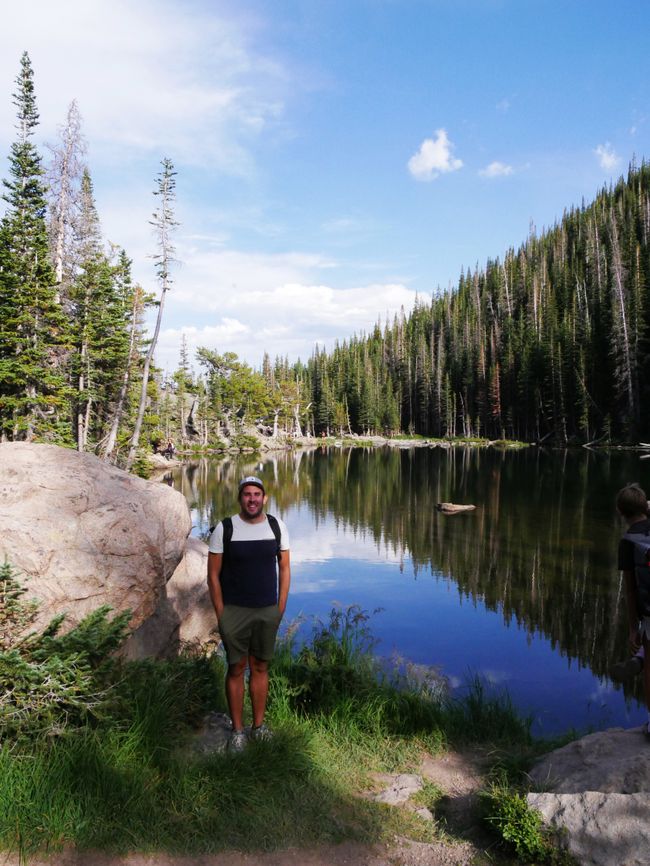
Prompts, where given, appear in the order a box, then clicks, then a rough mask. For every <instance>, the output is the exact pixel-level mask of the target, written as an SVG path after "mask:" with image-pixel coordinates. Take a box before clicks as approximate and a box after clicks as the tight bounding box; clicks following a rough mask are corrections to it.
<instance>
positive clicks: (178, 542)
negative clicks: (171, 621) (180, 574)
mask: <svg viewBox="0 0 650 866" xmlns="http://www.w3.org/2000/svg"><path fill="white" fill-rule="evenodd" d="M190 529H191V519H190V514H189V510H188V507H187V503H186V500H185V497H184V496H183V495H182V494H180V493H178V492H176V491H174V490H172V489H171V488H169V487H168V486H167V485H164V484H158V483H154V482H149V481H145V480H143V479H141V478H137V477H135V476H133V475H130V474H129V473H128V472H123V471H122V470H120V469H116V468H115V467H113V466H110V465H108V464H107V463H104V462H103V461H102V460H99V459H98V458H97V457H95V456H93V455H92V454H79V453H78V452H76V451H72V450H70V449H67V448H58V447H56V446H54V445H34V444H30V443H25V442H11V443H2V444H0V560H3V559H5V558H6V559H7V560H8V561H9V562H10V563H11V564H12V565H13V566H14V567H15V568H16V569H17V570H18V572H20V573H21V574H22V576H23V579H24V578H27V581H26V584H27V588H28V595H29V596H30V597H36V598H38V599H39V600H40V601H41V611H40V615H39V622H40V623H44V622H47V621H48V620H49V619H50V618H51V617H52V616H53V615H54V614H57V613H67V614H68V619H67V622H68V624H70V625H71V624H74V623H75V622H78V621H79V620H80V619H82V618H83V617H84V616H86V615H87V614H89V613H90V612H91V611H93V610H95V609H96V608H97V607H99V605H101V604H109V605H111V607H112V608H114V609H115V610H116V611H121V610H125V609H127V608H128V609H130V610H131V611H132V612H133V617H132V625H134V626H135V627H137V626H139V625H140V624H141V623H142V622H144V620H146V619H147V618H148V617H149V616H150V615H151V614H152V613H153V611H154V610H155V609H156V607H157V605H158V601H159V599H160V597H161V596H162V595H163V594H164V593H163V590H164V589H165V586H166V584H167V581H168V580H169V578H170V577H171V576H172V575H173V573H174V571H175V569H176V567H177V566H178V564H179V562H180V561H181V558H182V556H183V553H184V550H185V542H186V539H187V536H188V534H189V531H190Z"/></svg>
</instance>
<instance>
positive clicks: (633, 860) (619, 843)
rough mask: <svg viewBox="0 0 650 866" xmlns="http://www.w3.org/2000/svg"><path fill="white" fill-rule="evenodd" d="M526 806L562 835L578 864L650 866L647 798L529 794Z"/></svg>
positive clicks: (613, 795)
mask: <svg viewBox="0 0 650 866" xmlns="http://www.w3.org/2000/svg"><path fill="white" fill-rule="evenodd" d="M528 804H529V806H531V807H532V808H533V809H537V810H538V811H539V812H540V813H541V814H542V817H543V819H544V822H545V823H546V824H548V825H549V826H551V827H553V828H554V829H557V830H560V831H562V837H563V838H564V840H565V844H566V847H567V848H568V850H569V851H570V853H571V854H572V855H573V857H575V859H576V860H577V861H578V863H581V864H585V866H586V864H590V866H646V864H647V863H649V862H650V804H649V803H648V796H647V794H645V793H644V794H603V793H600V792H596V791H586V792H585V793H583V794H529V795H528Z"/></svg>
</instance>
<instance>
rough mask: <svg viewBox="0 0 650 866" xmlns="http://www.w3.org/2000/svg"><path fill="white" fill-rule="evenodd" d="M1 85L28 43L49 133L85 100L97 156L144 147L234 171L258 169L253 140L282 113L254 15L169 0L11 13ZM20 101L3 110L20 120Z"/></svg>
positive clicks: (281, 77)
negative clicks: (256, 42)
mask: <svg viewBox="0 0 650 866" xmlns="http://www.w3.org/2000/svg"><path fill="white" fill-rule="evenodd" d="M3 23H4V26H3V28H2V32H1V33H0V92H4V93H5V94H7V96H8V94H9V93H10V92H11V91H12V90H13V87H14V85H13V82H14V80H15V77H16V75H17V73H18V68H19V59H20V55H21V54H22V51H23V50H24V49H25V48H27V49H28V51H29V54H30V57H31V60H32V63H33V66H34V73H35V86H36V95H37V100H38V107H39V110H40V113H41V122H42V132H43V135H44V136H45V137H47V138H48V139H50V140H51V139H52V138H53V137H54V130H55V127H56V125H57V124H60V123H62V122H63V120H64V118H65V114H66V110H67V106H68V104H69V103H70V102H71V100H72V99H77V102H78V104H79V108H80V111H81V114H82V117H83V119H84V132H85V134H86V135H87V137H88V138H89V140H91V141H92V152H91V155H90V156H91V163H93V164H97V163H98V162H105V163H106V164H107V165H112V166H115V165H120V166H123V165H124V163H126V166H125V167H128V165H129V164H132V163H133V161H134V160H136V159H138V158H140V157H141V156H142V155H146V154H150V153H155V154H156V156H159V155H168V156H170V157H171V158H172V159H174V161H181V160H182V161H183V162H184V163H186V164H194V165H201V166H206V165H208V166H212V167H214V168H217V169H219V170H220V171H224V172H227V173H229V174H234V175H249V174H250V173H251V172H252V171H254V161H253V159H252V157H251V153H250V143H251V142H252V141H253V140H254V139H255V138H256V137H257V136H258V135H259V133H260V132H261V131H262V130H265V129H267V128H268V126H269V125H272V124H274V123H275V122H276V121H277V119H278V118H279V117H280V115H281V114H282V112H283V108H284V100H285V96H286V93H287V80H286V73H285V70H284V69H283V68H282V67H281V66H280V64H278V63H277V62H276V61H275V60H273V59H272V58H270V57H268V56H264V55H263V54H262V53H261V52H259V51H258V50H257V49H256V48H255V47H254V46H253V45H252V44H251V36H250V35H249V34H253V35H254V34H255V29H256V28H255V22H253V21H251V20H248V21H244V20H243V18H241V17H240V18H239V20H238V19H237V17H236V16H233V14H232V13H229V16H228V18H226V17H225V16H223V15H220V14H219V12H218V10H217V11H215V10H214V8H211V7H210V6H206V7H205V10H204V11H200V10H199V8H198V7H196V6H194V7H189V5H188V6H185V7H183V8H182V10H181V9H180V7H179V6H177V5H175V4H172V3H171V2H167V0H140V2H138V3H130V2H128V0H66V2H64V3H61V4H53V3H50V2H49V0H32V2H30V3H29V4H14V5H12V6H11V8H10V9H7V10H6V11H5V13H4V20H3ZM13 111H14V109H13V106H12V105H11V100H10V99H9V98H5V99H0V121H1V122H2V128H4V129H5V130H6V133H5V134H6V135H11V134H12V130H13V119H12V118H13Z"/></svg>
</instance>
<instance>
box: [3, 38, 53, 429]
mask: <svg viewBox="0 0 650 866" xmlns="http://www.w3.org/2000/svg"><path fill="white" fill-rule="evenodd" d="M16 84H17V90H16V93H15V94H14V105H15V106H16V108H17V117H18V123H17V130H18V137H17V140H16V141H15V142H14V144H13V145H12V147H11V153H10V156H9V174H10V177H9V179H8V180H5V181H4V187H5V193H4V195H3V198H4V200H5V201H6V202H7V205H8V207H7V211H6V213H5V216H4V218H3V220H2V224H1V225H0V426H1V437H2V439H3V440H6V439H13V440H17V439H26V440H33V439H45V440H49V441H59V442H64V441H69V438H70V433H69V427H68V424H67V396H68V391H67V386H66V380H65V374H64V370H63V356H64V354H65V349H66V346H67V342H68V327H67V322H66V318H65V316H64V314H63V311H62V309H61V306H60V305H59V303H58V301H57V292H56V287H55V278H54V273H53V270H52V267H51V265H50V260H49V248H48V247H49V244H48V237H47V229H46V224H45V212H46V201H45V189H44V186H43V182H42V176H43V169H42V167H41V159H40V156H39V154H38V152H37V150H36V148H35V146H34V144H33V143H32V141H31V137H32V136H33V134H34V130H35V128H36V126H37V125H38V111H37V109H36V98H35V94H34V81H33V71H32V66H31V62H30V59H29V56H28V54H27V53H26V52H25V53H24V54H23V56H22V58H21V64H20V73H19V75H18V77H17V79H16ZM63 412H65V413H66V417H63V416H62V413H63Z"/></svg>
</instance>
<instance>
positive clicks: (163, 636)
mask: <svg viewBox="0 0 650 866" xmlns="http://www.w3.org/2000/svg"><path fill="white" fill-rule="evenodd" d="M207 569H208V545H207V544H205V542H203V541H200V540H199V539H198V538H188V539H187V545H186V548H185V553H184V555H183V558H182V559H181V561H180V562H179V564H178V566H177V568H176V570H175V571H174V573H173V575H172V576H171V578H170V580H169V582H168V583H167V586H166V587H165V588H164V590H163V592H162V593H161V596H160V599H159V601H158V605H157V607H156V610H155V611H154V612H153V614H152V615H151V616H150V617H149V619H148V620H147V621H146V622H144V623H143V624H142V625H141V626H140V628H139V629H137V631H135V632H134V633H133V634H132V635H131V637H130V638H129V640H128V642H127V644H126V646H125V648H124V650H125V653H126V655H127V657H129V658H133V657H135V658H140V657H142V656H157V657H165V656H170V655H174V654H175V653H177V652H178V650H179V649H180V648H181V646H183V645H184V644H194V645H199V644H204V643H205V642H206V641H207V640H209V639H210V638H211V637H213V638H216V628H217V618H216V616H215V613H214V608H213V606H212V601H211V600H210V595H209V593H208V584H207Z"/></svg>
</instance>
